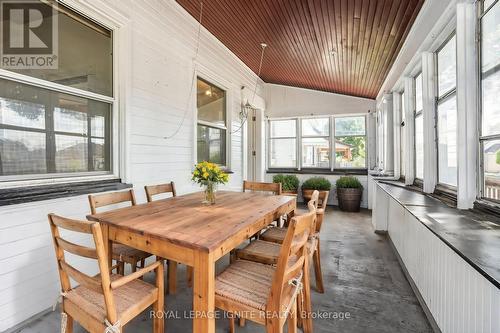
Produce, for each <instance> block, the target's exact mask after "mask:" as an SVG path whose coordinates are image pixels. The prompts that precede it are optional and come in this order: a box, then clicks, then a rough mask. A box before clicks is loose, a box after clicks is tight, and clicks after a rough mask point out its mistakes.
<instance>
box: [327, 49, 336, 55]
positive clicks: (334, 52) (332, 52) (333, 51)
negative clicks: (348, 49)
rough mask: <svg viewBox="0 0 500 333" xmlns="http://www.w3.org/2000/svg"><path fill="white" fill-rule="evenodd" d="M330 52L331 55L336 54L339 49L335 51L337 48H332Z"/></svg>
mask: <svg viewBox="0 0 500 333" xmlns="http://www.w3.org/2000/svg"><path fill="white" fill-rule="evenodd" d="M329 53H330V55H331V56H334V55H336V54H337V51H335V49H332V50H330V52H329Z"/></svg>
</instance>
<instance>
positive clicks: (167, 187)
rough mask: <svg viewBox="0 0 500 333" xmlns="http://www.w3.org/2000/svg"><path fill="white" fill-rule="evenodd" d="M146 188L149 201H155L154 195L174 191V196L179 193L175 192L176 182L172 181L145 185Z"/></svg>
mask: <svg viewBox="0 0 500 333" xmlns="http://www.w3.org/2000/svg"><path fill="white" fill-rule="evenodd" d="M144 190H145V191H146V197H147V198H148V202H151V201H153V196H154V195H157V194H162V193H172V196H173V197H175V196H177V193H176V192H175V184H174V182H170V183H167V184H159V185H150V186H144Z"/></svg>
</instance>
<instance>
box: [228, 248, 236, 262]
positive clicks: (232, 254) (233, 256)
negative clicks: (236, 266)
mask: <svg viewBox="0 0 500 333" xmlns="http://www.w3.org/2000/svg"><path fill="white" fill-rule="evenodd" d="M235 261H236V250H231V251H230V252H229V263H230V264H232V263H233V262H235Z"/></svg>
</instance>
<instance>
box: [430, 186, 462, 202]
mask: <svg viewBox="0 0 500 333" xmlns="http://www.w3.org/2000/svg"><path fill="white" fill-rule="evenodd" d="M431 196H433V197H434V198H436V199H439V200H440V201H442V202H444V203H445V204H447V205H448V206H452V207H457V190H456V189H453V188H451V187H449V186H445V185H441V184H438V185H437V186H436V189H435V190H434V193H432V194H431Z"/></svg>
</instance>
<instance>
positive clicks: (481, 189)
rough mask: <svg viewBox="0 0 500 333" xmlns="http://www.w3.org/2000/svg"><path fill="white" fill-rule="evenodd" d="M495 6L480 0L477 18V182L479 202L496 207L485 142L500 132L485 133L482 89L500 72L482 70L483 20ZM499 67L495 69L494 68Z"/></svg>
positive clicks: (498, 203) (498, 204)
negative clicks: (488, 190) (490, 192)
mask: <svg viewBox="0 0 500 333" xmlns="http://www.w3.org/2000/svg"><path fill="white" fill-rule="evenodd" d="M495 6H500V0H496V1H493V3H492V4H491V5H490V6H489V7H488V8H484V0H480V1H478V6H477V9H478V20H477V38H476V40H477V55H478V59H477V68H478V75H479V82H478V97H479V98H478V109H479V112H478V133H479V138H478V150H479V151H478V154H479V158H478V164H479V165H478V170H479V172H478V175H477V177H478V182H477V198H476V199H477V200H478V201H479V202H481V201H483V202H486V203H487V204H490V205H494V206H495V207H500V199H499V200H496V199H493V198H488V197H486V196H485V194H486V193H485V192H486V181H485V178H486V177H485V167H484V146H485V143H486V142H488V141H495V140H500V133H499V134H493V135H483V134H482V132H483V89H482V86H483V84H482V82H483V80H484V79H485V78H487V77H488V76H490V75H493V74H496V73H498V72H500V65H497V66H495V67H494V68H493V70H492V71H491V73H490V74H488V75H486V76H484V75H483V70H482V48H483V38H482V36H483V34H482V21H483V18H484V17H485V16H486V15H487V14H488V13H489V12H490V11H491V10H492V9H493V7H495ZM496 67H498V68H497V70H496V71H495V70H494V69H495V68H496Z"/></svg>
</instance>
